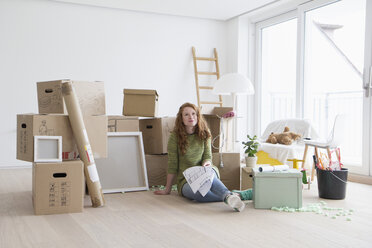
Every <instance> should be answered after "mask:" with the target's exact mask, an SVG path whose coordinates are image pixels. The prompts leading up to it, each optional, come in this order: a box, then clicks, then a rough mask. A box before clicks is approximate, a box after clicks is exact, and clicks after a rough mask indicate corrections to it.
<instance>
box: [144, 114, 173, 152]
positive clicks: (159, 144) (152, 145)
mask: <svg viewBox="0 0 372 248" xmlns="http://www.w3.org/2000/svg"><path fill="white" fill-rule="evenodd" d="M175 121H176V118H175V117H161V118H145V119H140V121H139V123H140V131H141V132H142V137H143V146H144V147H145V154H164V153H167V152H168V151H167V146H168V139H169V136H170V133H171V132H172V131H173V128H174V124H175Z"/></svg>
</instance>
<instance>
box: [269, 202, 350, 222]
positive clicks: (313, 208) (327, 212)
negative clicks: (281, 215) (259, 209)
mask: <svg viewBox="0 0 372 248" xmlns="http://www.w3.org/2000/svg"><path fill="white" fill-rule="evenodd" d="M271 210H273V211H278V212H288V213H294V212H313V213H316V214H319V215H324V216H325V217H330V218H331V219H337V218H338V217H341V216H346V218H345V220H346V221H351V215H353V213H354V210H353V209H344V208H331V207H327V203H326V202H324V201H320V202H319V203H312V204H308V205H306V207H302V208H290V207H272V208H271Z"/></svg>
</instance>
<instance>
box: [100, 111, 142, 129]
mask: <svg viewBox="0 0 372 248" xmlns="http://www.w3.org/2000/svg"><path fill="white" fill-rule="evenodd" d="M107 130H108V132H139V117H135V116H123V115H108V116H107Z"/></svg>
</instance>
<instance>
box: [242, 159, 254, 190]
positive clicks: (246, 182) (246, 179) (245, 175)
mask: <svg viewBox="0 0 372 248" xmlns="http://www.w3.org/2000/svg"><path fill="white" fill-rule="evenodd" d="M241 182H242V183H241V187H240V188H241V190H246V189H251V188H252V187H253V171H252V167H245V165H244V167H242V181H241Z"/></svg>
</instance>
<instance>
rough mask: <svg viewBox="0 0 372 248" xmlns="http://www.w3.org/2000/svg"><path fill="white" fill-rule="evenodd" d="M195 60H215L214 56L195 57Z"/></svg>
mask: <svg viewBox="0 0 372 248" xmlns="http://www.w3.org/2000/svg"><path fill="white" fill-rule="evenodd" d="M195 59H196V60H207V61H216V58H206V57H195Z"/></svg>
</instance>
